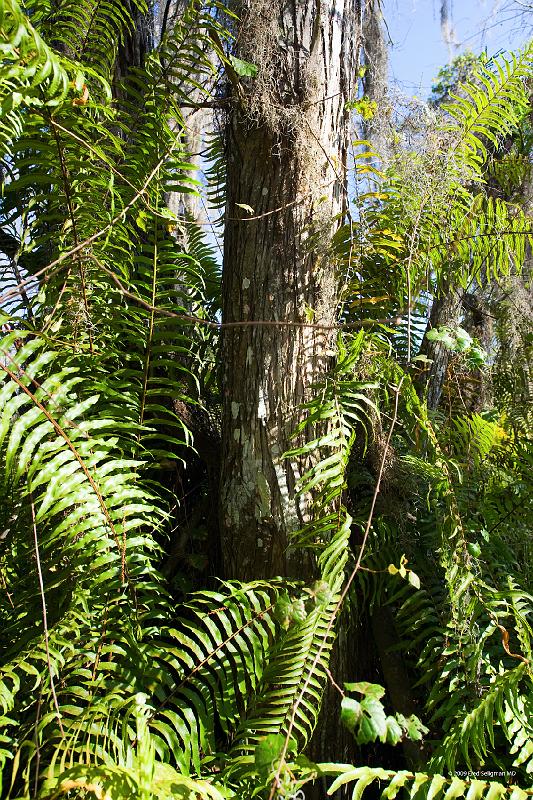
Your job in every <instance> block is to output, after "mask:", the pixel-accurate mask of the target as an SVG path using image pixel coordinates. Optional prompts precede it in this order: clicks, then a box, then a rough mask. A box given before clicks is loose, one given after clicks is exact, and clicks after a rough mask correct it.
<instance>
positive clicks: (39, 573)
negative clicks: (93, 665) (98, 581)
mask: <svg viewBox="0 0 533 800" xmlns="http://www.w3.org/2000/svg"><path fill="white" fill-rule="evenodd" d="M29 496H30V508H31V519H32V525H33V542H34V545H35V562H36V564H37V576H38V579H39V591H40V594H41V605H42V609H43V631H44V646H45V649H46V662H47V665H48V675H49V677H50V691H51V692H52V698H53V702H54V708H55V710H56V715H57V722H58V725H59V730H60V731H61V738H62V739H64V738H65V731H64V729H63V723H62V721H61V712H60V710H59V703H58V700H57V694H56V687H55V684H54V675H53V671H52V660H51V658H50V647H49V644H48V616H47V612H46V597H45V594H44V582H43V571H42V569H41V558H40V555H39V538H38V536H37V523H36V521H35V503H34V502H33V496H32V493H31V491H30V493H29Z"/></svg>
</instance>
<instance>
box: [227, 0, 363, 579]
mask: <svg viewBox="0 0 533 800" xmlns="http://www.w3.org/2000/svg"><path fill="white" fill-rule="evenodd" d="M237 10H238V11H239V14H240V17H241V27H240V30H239V32H238V34H237V43H238V51H237V56H238V57H239V58H240V59H242V60H245V61H248V62H251V63H253V64H255V65H257V66H258V75H257V77H256V78H255V79H251V78H245V79H241V81H240V83H238V79H237V76H236V75H230V78H232V83H233V94H234V101H235V102H234V106H233V110H232V112H231V114H230V118H229V122H228V131H227V150H228V183H227V191H228V195H227V206H226V232H225V244H224V273H223V322H224V323H225V324H226V325H227V324H228V323H235V322H241V321H245V322H252V321H259V322H261V323H266V324H260V325H257V324H250V325H249V326H246V327H235V328H231V327H227V328H225V330H224V333H223V341H222V361H223V365H224V367H223V368H224V375H223V392H224V397H223V402H224V406H223V444H222V480H221V498H220V513H221V527H222V531H223V541H222V546H223V555H224V563H225V571H226V575H227V577H232V578H239V579H241V580H249V579H254V578H268V577H270V576H273V575H285V576H298V577H302V571H301V567H300V566H299V565H298V564H297V561H296V559H295V557H294V556H293V555H291V553H290V550H288V542H289V536H290V534H291V533H292V532H293V531H295V530H296V529H298V528H299V527H300V526H301V524H302V522H303V521H304V520H305V519H306V516H307V508H306V501H305V500H303V499H301V498H300V499H299V500H297V499H295V491H294V490H295V484H296V481H297V479H298V477H299V476H300V475H301V472H302V470H303V469H304V468H305V465H304V464H302V463H298V462H295V461H293V462H292V463H290V462H289V461H287V460H285V459H283V453H284V451H285V450H286V449H288V447H289V444H290V436H291V434H292V433H293V431H294V429H295V428H296V425H297V423H298V421H299V420H300V419H301V416H302V411H301V409H300V407H301V404H302V403H303V402H304V401H305V400H308V399H309V398H310V396H311V395H312V391H311V387H312V385H313V383H315V382H316V381H317V380H319V379H320V378H321V377H322V376H323V375H324V374H325V372H326V370H327V369H328V366H329V363H330V348H331V343H332V338H333V334H332V332H331V331H327V330H326V331H325V330H323V329H320V328H318V327H316V328H312V327H301V326H303V325H305V323H308V322H309V321H310V319H312V321H313V322H314V323H315V324H318V325H331V324H333V323H334V322H335V319H336V311H337V302H336V301H337V275H336V274H335V268H334V265H333V264H332V263H331V262H330V261H329V260H328V252H327V250H328V242H329V240H330V238H331V234H332V233H333V231H334V230H335V228H336V226H337V225H338V224H339V223H340V222H341V220H342V217H343V212H344V209H345V194H346V159H347V149H348V122H349V120H348V114H347V111H346V108H345V103H346V101H347V100H348V99H350V97H351V96H353V95H352V93H353V91H354V85H355V73H356V69H355V67H356V61H357V49H358V44H357V41H358V36H359V22H358V19H359V6H358V0H336V1H335V2H328V3H321V2H320V0H312V1H311V2H308V3H302V2H297V0H290V2H281V0H274V1H273V2H266V0H249V2H248V3H246V5H245V8H244V10H243V9H242V8H240V9H237ZM239 204H246V205H247V206H249V207H250V208H251V209H253V212H252V211H250V210H248V209H244V208H242V207H241V206H239ZM285 323H289V325H286V324H285Z"/></svg>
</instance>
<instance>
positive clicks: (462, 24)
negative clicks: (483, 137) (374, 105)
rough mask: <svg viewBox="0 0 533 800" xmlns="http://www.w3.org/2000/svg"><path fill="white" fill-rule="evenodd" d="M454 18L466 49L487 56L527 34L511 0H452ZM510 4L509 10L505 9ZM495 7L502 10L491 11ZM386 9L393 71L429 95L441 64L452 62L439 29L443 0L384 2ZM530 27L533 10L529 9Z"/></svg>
mask: <svg viewBox="0 0 533 800" xmlns="http://www.w3.org/2000/svg"><path fill="white" fill-rule="evenodd" d="M450 5H451V12H452V13H451V21H452V24H453V27H454V29H455V37H456V40H457V42H458V43H459V47H458V48H457V49H455V48H454V49H453V53H454V54H455V53H460V52H461V50H462V49H471V50H473V51H474V52H480V51H481V50H483V49H484V48H485V47H486V48H487V51H488V53H489V54H494V53H496V52H497V51H498V50H501V49H505V50H508V49H512V48H514V49H517V48H518V47H520V46H521V45H523V44H524V43H525V41H526V39H527V38H529V37H528V35H527V32H526V31H525V29H524V24H523V20H522V22H521V23H519V21H517V19H516V11H515V12H512V11H510V10H509V2H508V0H455V2H453V1H452V2H451V3H450ZM506 6H507V10H506V8H505V7H506ZM495 9H499V11H498V13H495V14H493V12H494V11H495ZM383 11H384V16H385V20H386V23H387V28H388V30H389V34H390V38H391V39H392V41H393V47H392V48H391V50H390V55H389V58H390V75H391V79H392V80H393V82H395V83H397V85H398V87H399V88H400V89H402V90H403V91H405V92H406V94H416V95H418V96H419V97H422V98H426V97H427V96H428V95H429V93H430V90H431V83H432V80H433V78H434V77H435V75H436V74H437V72H438V70H439V68H440V67H441V66H442V65H444V64H445V63H446V62H447V61H448V47H447V45H446V44H445V42H444V41H443V37H442V34H441V30H440V2H439V0H383ZM529 16H530V18H531V27H530V31H529V36H531V29H532V28H533V13H530V15H529Z"/></svg>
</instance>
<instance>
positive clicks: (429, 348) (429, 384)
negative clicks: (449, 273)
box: [418, 288, 464, 410]
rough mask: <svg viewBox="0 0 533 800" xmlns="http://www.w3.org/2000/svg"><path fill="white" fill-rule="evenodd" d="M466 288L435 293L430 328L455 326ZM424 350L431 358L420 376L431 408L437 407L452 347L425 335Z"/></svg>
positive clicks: (422, 389)
mask: <svg viewBox="0 0 533 800" xmlns="http://www.w3.org/2000/svg"><path fill="white" fill-rule="evenodd" d="M463 295H464V291H463V289H461V288H456V289H452V288H450V289H448V290H447V291H446V290H444V289H443V291H442V294H441V295H440V296H439V297H436V298H435V299H434V301H433V305H432V306H431V315H430V318H429V325H428V331H429V330H431V329H432V328H440V327H441V326H443V325H448V326H450V327H451V328H456V327H457V325H459V321H460V318H461V309H462V301H463ZM420 351H421V353H423V354H424V355H425V356H427V357H428V359H430V363H429V364H428V365H427V366H426V367H425V368H424V369H423V370H422V372H421V374H420V377H419V381H418V382H419V386H420V389H421V391H422V392H425V395H426V399H427V406H428V408H430V409H432V410H435V409H436V408H438V406H439V402H440V399H441V395H442V390H443V388H444V383H445V380H446V372H447V370H448V363H449V361H450V351H449V350H448V349H447V348H446V347H445V346H444V345H443V344H442V342H432V341H430V340H429V339H428V338H427V336H424V340H423V342H422V346H421V348H420Z"/></svg>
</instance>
